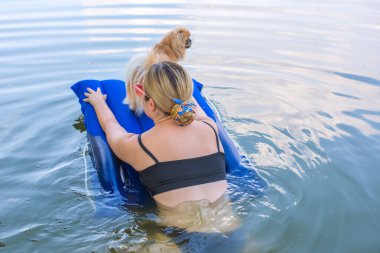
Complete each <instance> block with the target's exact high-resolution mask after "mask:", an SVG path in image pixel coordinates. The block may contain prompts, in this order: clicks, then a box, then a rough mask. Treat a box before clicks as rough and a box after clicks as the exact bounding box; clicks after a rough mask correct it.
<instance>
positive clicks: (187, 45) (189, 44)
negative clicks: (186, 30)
mask: <svg viewBox="0 0 380 253" xmlns="http://www.w3.org/2000/svg"><path fill="white" fill-rule="evenodd" d="M185 47H186V48H189V47H191V39H187V40H186V46H185Z"/></svg>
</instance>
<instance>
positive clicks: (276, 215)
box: [0, 0, 380, 253]
mask: <svg viewBox="0 0 380 253" xmlns="http://www.w3.org/2000/svg"><path fill="white" fill-rule="evenodd" d="M157 2H158V1H153V0H142V1H137V0H135V1H133V0H132V1H126V0H108V1H100V0H84V1H73V0H66V1H63V0H58V1H47V0H41V1H39V0H31V1H26V0H15V1H1V2H0V14H1V15H0V88H1V90H0V104H1V109H0V115H1V117H0V140H1V145H0V166H1V168H0V192H1V202H0V252H125V248H126V247H127V246H128V245H134V244H139V243H141V242H144V240H145V232H146V231H144V230H143V229H141V228H140V227H139V226H138V224H139V223H138V221H141V220H144V219H149V217H150V216H149V214H141V213H138V212H134V211H133V210H129V209H127V208H120V207H115V206H109V207H105V208H108V209H109V210H110V213H112V215H109V216H106V217H101V218H95V217H94V210H93V206H92V205H93V202H94V201H96V198H93V196H101V192H100V191H99V189H98V188H99V186H98V185H97V186H96V185H92V186H88V185H87V182H88V181H91V178H92V179H94V178H95V179H96V174H95V173H94V171H93V170H92V167H91V164H90V163H89V162H90V159H89V157H88V155H86V156H85V157H83V155H82V154H83V153H84V152H83V150H84V148H85V143H86V135H85V133H84V132H80V131H78V130H76V129H75V128H74V127H73V124H75V123H76V120H77V119H78V118H79V117H80V115H81V113H80V108H79V104H78V102H77V99H76V97H75V95H74V94H73V93H72V91H71V90H70V89H69V87H70V86H71V85H72V84H73V83H75V82H76V81H78V80H82V79H124V68H125V65H126V62H127V61H128V59H129V58H130V57H131V56H133V55H134V54H136V53H141V52H146V51H147V49H149V48H150V47H151V46H152V45H153V44H154V43H156V42H157V41H158V40H159V39H160V38H161V37H162V36H163V34H165V33H166V32H167V31H169V30H170V29H172V28H174V27H177V26H185V27H188V28H189V29H190V30H191V32H192V39H193V45H192V48H191V49H189V51H188V54H187V57H186V59H185V60H184V61H183V62H182V64H183V65H184V66H185V67H186V68H187V69H188V71H189V72H190V73H191V75H192V76H193V77H194V78H195V79H197V80H198V81H200V82H202V83H204V84H205V85H206V87H205V89H204V93H205V94H206V95H207V97H208V98H210V99H211V100H212V102H213V103H214V104H215V105H216V107H217V109H218V110H219V112H221V113H222V115H223V117H222V120H223V125H224V126H225V128H226V129H227V130H228V132H229V133H230V134H231V136H232V137H233V139H234V140H235V141H236V142H237V143H238V144H239V145H240V146H241V147H242V148H243V149H244V151H245V152H246V153H247V154H248V156H249V158H250V159H251V161H252V163H253V164H254V165H255V166H256V168H257V170H258V171H259V172H260V174H261V175H262V176H263V177H264V178H265V179H266V180H267V181H268V182H269V184H270V187H269V189H268V191H267V192H266V193H265V194H264V196H262V197H259V198H247V199H246V201H241V202H239V203H238V206H237V208H236V212H237V213H238V215H239V216H240V218H241V219H242V221H243V223H244V225H243V229H244V230H245V232H246V233H248V235H249V239H248V240H247V242H246V245H244V247H245V250H244V252H258V253H261V252H268V253H269V252H271V253H274V252H300V253H304V252H329V253H330V252H345V253H347V252H352V253H357V252H366V253H372V252H373V253H375V252H380V241H379V239H380V198H379V194H380V183H379V181H380V155H379V154H380V71H379V70H380V57H379V55H380V2H379V1H375V0H363V1H359V0H347V1H339V0H338V1H333V0H322V1H312V2H311V1H297V0H294V1H292V0H282V1H280V0H270V1H264V0H259V1H225V0H221V1H212V0H206V1H177V0H164V1H159V3H157ZM85 162H87V163H89V167H90V168H89V171H87V170H85ZM89 188H90V189H89ZM88 189H89V190H88ZM94 199H95V200H94ZM95 204H96V203H95ZM219 246H220V245H219ZM123 250H124V251H123ZM219 251H220V248H218V245H215V252H219ZM195 252H196V251H195ZM230 252H234V250H233V249H231V251H230Z"/></svg>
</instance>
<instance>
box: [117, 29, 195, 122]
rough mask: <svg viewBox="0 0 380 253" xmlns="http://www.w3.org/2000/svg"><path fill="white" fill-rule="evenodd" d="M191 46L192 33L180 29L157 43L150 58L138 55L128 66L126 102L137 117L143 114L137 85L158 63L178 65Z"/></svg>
mask: <svg viewBox="0 0 380 253" xmlns="http://www.w3.org/2000/svg"><path fill="white" fill-rule="evenodd" d="M190 46H191V39H190V31H189V30H188V29H186V28H183V27H179V28H176V29H174V30H172V31H170V32H169V33H167V34H166V35H165V36H164V38H163V39H162V40H161V41H160V42H159V43H157V44H156V45H155V46H154V47H153V49H152V50H151V51H150V52H149V53H148V56H145V55H144V56H142V55H136V56H134V57H132V59H131V60H130V61H129V62H128V64H127V70H126V79H125V85H126V90H127V98H126V100H125V101H124V102H125V103H127V104H128V105H129V108H130V109H131V110H133V111H135V113H136V114H137V115H140V114H141V113H142V112H143V109H142V100H141V99H140V98H139V97H138V96H137V95H136V92H135V87H134V85H135V84H138V83H142V81H143V79H144V75H145V72H146V70H147V69H148V68H149V67H150V66H152V65H153V64H155V63H157V62H162V61H171V62H175V63H178V62H179V61H180V60H182V59H183V58H184V57H185V54H186V49H187V48H189V47H190Z"/></svg>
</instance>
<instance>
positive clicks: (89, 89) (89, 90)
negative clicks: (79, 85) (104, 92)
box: [87, 87, 99, 94]
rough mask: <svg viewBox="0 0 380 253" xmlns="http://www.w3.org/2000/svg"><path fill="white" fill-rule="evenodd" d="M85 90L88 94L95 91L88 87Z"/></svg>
mask: <svg viewBox="0 0 380 253" xmlns="http://www.w3.org/2000/svg"><path fill="white" fill-rule="evenodd" d="M98 89H99V88H98ZM87 90H88V92H90V93H91V94H92V93H94V92H95V91H94V90H93V89H91V88H90V87H87Z"/></svg>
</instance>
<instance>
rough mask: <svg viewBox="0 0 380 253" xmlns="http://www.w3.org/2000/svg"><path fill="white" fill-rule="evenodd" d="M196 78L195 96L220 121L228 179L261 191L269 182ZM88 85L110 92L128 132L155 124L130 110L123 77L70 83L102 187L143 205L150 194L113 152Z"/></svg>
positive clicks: (110, 102) (254, 192) (110, 100)
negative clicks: (88, 99) (232, 135)
mask: <svg viewBox="0 0 380 253" xmlns="http://www.w3.org/2000/svg"><path fill="white" fill-rule="evenodd" d="M193 82H194V94H193V96H194V98H195V99H196V100H197V102H198V103H199V105H200V106H201V107H202V108H203V110H204V111H205V112H206V113H207V115H208V116H209V117H211V118H213V119H214V120H215V122H216V123H217V125H218V130H219V136H220V139H221V142H222V144H223V148H224V151H225V157H226V168H227V181H228V180H230V179H231V178H233V180H234V187H235V188H236V187H238V188H240V189H244V188H246V189H247V190H248V189H249V191H250V194H252V195H255V196H256V195H261V194H262V192H263V191H264V190H265V189H266V188H267V182H266V181H265V180H264V179H263V178H262V177H261V176H260V175H259V174H258V173H257V172H256V171H255V169H254V168H253V166H252V165H251V164H250V162H249V160H248V159H247V158H246V157H245V156H244V155H243V154H242V153H241V152H240V150H239V149H238V147H237V146H236V144H235V143H234V142H233V141H232V140H231V138H230V137H229V135H228V134H227V132H226V131H225V129H224V128H223V126H222V125H221V122H220V121H219V119H218V117H217V115H216V113H215V112H214V111H213V109H212V107H211V104H209V103H208V102H207V100H206V99H205V98H204V97H203V96H202V94H201V90H202V87H203V85H202V84H201V83H199V82H197V81H195V80H193ZM87 87H90V88H92V89H93V90H96V89H97V88H98V87H100V88H101V90H102V92H103V93H105V94H107V100H106V102H107V104H108V106H109V107H110V109H111V110H112V112H113V113H114V115H115V117H116V119H117V120H118V121H119V123H120V125H122V126H123V127H124V128H125V129H126V130H127V131H128V132H131V133H136V134H139V133H142V132H144V131H147V130H149V129H150V128H151V127H153V122H152V120H151V119H149V118H148V117H147V116H146V115H145V114H143V115H142V116H140V117H136V115H135V114H134V112H133V111H131V110H129V107H128V105H126V104H123V103H122V101H123V100H124V98H125V96H126V91H125V85H124V82H123V81H120V80H104V81H98V80H83V81H79V82H77V83H76V84H74V85H73V86H72V87H71V89H72V90H73V91H74V92H75V94H76V95H77V96H78V98H79V103H80V105H81V109H82V112H83V115H84V124H85V126H86V129H87V137H88V140H89V143H90V155H91V159H92V162H93V165H94V167H95V169H96V171H97V174H98V177H99V181H100V184H101V187H102V188H103V190H104V191H105V192H107V193H109V194H112V195H113V196H119V197H120V198H121V199H122V200H123V202H124V203H126V204H131V205H133V204H139V205H144V203H148V202H151V200H152V199H151V196H150V195H149V193H148V192H147V191H146V190H145V188H144V187H143V185H142V184H141V182H140V180H139V176H138V174H137V172H136V171H135V170H134V169H133V168H132V167H131V166H130V165H128V164H126V163H124V162H122V161H120V160H119V159H118V158H117V157H116V156H115V155H114V154H113V152H112V150H111V149H110V147H109V145H108V143H107V140H106V137H105V134H104V132H103V131H102V128H101V126H100V124H99V122H98V119H97V117H96V114H95V111H94V109H93V107H92V106H91V104H89V103H86V102H83V99H84V98H85V96H84V92H86V91H87ZM244 192H246V191H244Z"/></svg>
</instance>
